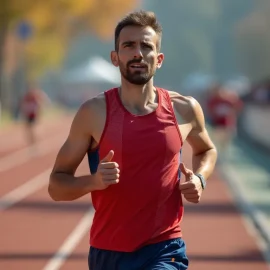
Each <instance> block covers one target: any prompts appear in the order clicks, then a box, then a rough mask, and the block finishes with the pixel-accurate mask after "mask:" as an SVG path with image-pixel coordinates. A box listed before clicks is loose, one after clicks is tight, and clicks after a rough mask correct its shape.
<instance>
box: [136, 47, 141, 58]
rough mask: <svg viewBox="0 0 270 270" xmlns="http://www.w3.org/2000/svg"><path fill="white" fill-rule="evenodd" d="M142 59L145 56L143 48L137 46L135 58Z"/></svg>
mask: <svg viewBox="0 0 270 270" xmlns="http://www.w3.org/2000/svg"><path fill="white" fill-rule="evenodd" d="M142 57H143V54H142V50H141V47H140V46H137V47H136V48H135V49H134V58H142Z"/></svg>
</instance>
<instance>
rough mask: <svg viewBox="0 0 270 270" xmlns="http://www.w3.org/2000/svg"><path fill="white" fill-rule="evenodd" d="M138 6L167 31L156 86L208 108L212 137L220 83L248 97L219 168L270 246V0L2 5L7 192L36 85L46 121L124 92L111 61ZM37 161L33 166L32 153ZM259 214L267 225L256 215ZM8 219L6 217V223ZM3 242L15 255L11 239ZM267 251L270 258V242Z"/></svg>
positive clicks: (0, 128)
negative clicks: (210, 101) (119, 33)
mask: <svg viewBox="0 0 270 270" xmlns="http://www.w3.org/2000/svg"><path fill="white" fill-rule="evenodd" d="M135 9H146V10H151V11H154V12H155V13H156V15H157V17H158V19H159V21H160V22H161V24H162V27H163V40H162V49H161V50H162V52H163V53H164V54H165V61H164V64H163V66H162V68H161V69H160V70H158V71H157V73H156V76H155V79H154V81H155V85H157V86H160V87H164V88H166V89H169V90H173V91H177V92H179V93H181V94H183V95H190V96H193V97H195V98H196V99H197V100H198V101H199V102H200V104H201V105H202V108H203V110H204V112H205V116H206V124H207V128H208V129H209V133H210V135H211V136H212V134H213V137H214V127H213V126H212V125H211V121H209V113H208V111H207V105H206V104H207V98H208V97H209V89H210V87H211V86H212V85H213V84H214V83H220V84H221V85H222V86H223V88H224V89H226V90H229V91H230V93H234V94H235V95H237V96H238V98H239V99H240V100H241V102H242V104H243V106H242V109H241V110H240V112H239V114H237V132H236V133H235V134H234V137H233V139H232V141H231V142H230V143H229V145H228V146H227V151H228V153H227V154H226V155H223V154H222V153H221V154H220V160H219V162H218V166H220V171H222V172H223V173H225V176H224V179H225V178H226V179H227V180H224V181H225V182H226V183H227V182H228V184H229V186H230V187H231V189H229V190H230V192H231V193H232V194H234V196H240V195H237V194H238V193H237V194H235V190H234V192H232V189H234V187H233V188H232V185H233V184H232V182H233V181H234V179H237V183H236V184H235V185H237V187H238V188H235V189H239V192H240V193H241V194H244V195H243V196H244V201H245V203H246V204H247V205H249V206H250V205H251V206H252V209H253V210H250V209H251V208H245V209H249V210H248V211H247V212H248V213H249V214H248V215H250V219H251V220H252V222H253V223H254V222H255V223H256V222H259V225H258V224H257V226H256V227H257V229H258V235H259V236H258V237H259V238H260V239H261V238H262V239H264V241H265V242H266V243H267V241H270V232H269V231H270V229H269V228H270V177H269V176H270V175H269V172H270V155H269V153H270V120H269V119H270V16H269V14H270V1H269V0H168V1H158V0H141V1H139V0H46V1H45V0H2V1H1V5H0V50H1V53H0V82H1V84H0V116H1V118H0V121H1V122H0V154H1V155H0V167H1V166H2V169H1V171H0V185H1V182H2V187H4V183H5V181H13V178H12V177H11V176H9V174H8V173H7V172H2V171H3V170H4V169H3V168H6V167H5V166H7V165H6V164H7V162H6V157H7V156H8V155H11V154H12V153H13V152H14V153H15V150H16V151H19V150H18V149H19V148H20V149H24V148H25V149H26V147H27V145H26V143H25V142H23V140H24V132H23V131H22V130H21V129H18V130H19V131H18V132H15V133H17V136H18V137H22V138H23V139H19V143H18V145H19V144H20V143H21V146H20V147H19V146H18V147H17V148H16V147H14V145H13V146H11V147H10V150H9V149H6V148H7V147H6V145H5V144H6V142H7V141H8V137H9V136H11V137H10V140H13V139H12V138H13V137H12V136H15V135H16V134H15V135H14V131H12V130H13V129H16V127H17V126H18V127H20V128H21V123H22V116H21V113H20V101H21V99H22V97H23V95H24V94H25V92H26V91H27V89H28V88H29V87H30V86H33V85H35V87H38V88H40V89H41V90H42V91H44V93H46V95H47V96H48V98H49V100H50V104H49V105H48V106H47V107H46V106H45V108H44V110H43V112H42V113H43V118H42V119H44V121H45V122H46V121H50V119H54V120H55V119H57V118H58V117H59V119H61V118H60V117H63V115H64V117H66V115H72V114H73V113H74V111H76V110H77V109H78V108H79V106H80V105H81V104H82V103H83V102H84V101H85V100H87V99H89V98H91V97H93V96H95V95H97V94H98V93H100V92H102V91H104V90H106V89H109V88H111V87H114V86H118V85H119V84H120V75H119V71H118V69H117V68H115V67H114V66H112V64H111V62H110V51H111V50H113V48H114V28H115V25H116V24H117V22H118V20H120V18H121V17H122V16H124V15H125V14H126V13H127V12H129V11H132V10H135ZM224 91H225V90H224ZM59 122H61V120H59ZM67 132H68V131H67V130H66V133H65V135H67ZM11 133H13V134H12V135H10V134H11ZM1 134H3V136H2V137H1ZM40 134H42V132H41V131H40ZM46 134H47V133H46ZM4 136H6V138H4ZM40 136H42V135H40ZM44 136H45V135H44ZM46 136H49V135H46ZM1 138H3V139H1ZM214 138H215V137H214ZM9 143H10V142H9ZM61 143H62V141H60V142H59V143H58V144H57V146H58V148H59V147H60V145H61ZM10 144H11V143H10ZM11 145H12V144H11ZM15 148H16V149H15ZM54 151H56V150H54ZM54 157H55V153H54V155H51V156H50V160H51V162H53V160H54ZM5 162H6V163H5ZM27 162H31V160H30V159H29V156H27V159H25V163H27ZM42 162H43V161H40V164H41V163H42ZM3 164H4V165H3ZM22 164H23V163H22ZM48 167H49V165H48ZM8 168H9V167H8ZM10 168H11V167H10ZM36 168H37V167H36ZM7 170H8V169H7ZM10 170H11V169H10ZM27 170H28V171H29V172H30V171H31V170H33V168H32V167H29V169H27ZM25 171H26V169H25ZM41 171H42V169H40V172H41ZM25 173H26V172H25ZM36 173H37V172H36ZM33 176H34V173H33ZM27 177H28V176H27ZM29 177H30V176H29ZM29 179H30V178H29ZM209 185H210V184H209ZM0 187H1V186H0ZM14 188H15V187H14ZM6 191H11V190H9V189H6ZM240 193H239V194H240ZM0 195H1V196H2V195H3V196H4V195H5V193H4V192H3V194H2V193H1V194H0ZM1 196H0V202H1V203H3V201H1V200H2V199H1ZM241 196H242V195H241ZM254 209H255V210H254ZM0 211H1V208H0ZM187 211H188V210H187ZM254 211H255V212H256V213H259V215H260V216H261V217H262V220H263V222H261V221H256V219H254V215H255V214H254V213H255V212H254ZM216 215H219V213H216ZM4 218H5V216H4V214H2V215H1V217H0V223H1V220H3V219H4ZM260 222H261V223H260ZM185 230H188V228H186V229H185ZM2 233H3V232H0V235H1V234H2ZM0 242H1V237H0ZM268 244H269V243H268ZM1 246H2V249H1V250H4V252H6V253H7V252H8V251H6V249H5V247H4V246H3V244H2V243H1ZM7 246H8V248H7V250H12V248H11V245H9V244H7ZM266 246H267V245H266ZM266 250H267V252H269V254H270V249H269V246H268V249H267V248H266ZM50 252H51V251H50ZM267 252H266V253H267ZM6 253H5V254H6ZM30 258H31V256H30ZM1 260H2V261H3V265H8V263H10V261H11V260H8V259H6V257H5V256H1V254H0V265H1ZM5 263H6V264H5ZM0 268H1V267H0ZM1 269H3V270H10V269H15V268H12V267H11V266H10V267H8V266H7V267H6V268H1ZM17 269H22V270H27V269H30V268H27V267H26V268H17ZM35 269H42V268H40V267H38V266H37V268H35ZM50 269H58V268H50ZM63 269H68V268H63ZM74 269H78V268H74ZM197 269H199V268H197ZM210 269H214V268H210ZM216 269H218V268H216ZM243 269H246V268H243ZM254 269H255V268H254ZM256 269H257V268H256ZM258 269H264V268H258Z"/></svg>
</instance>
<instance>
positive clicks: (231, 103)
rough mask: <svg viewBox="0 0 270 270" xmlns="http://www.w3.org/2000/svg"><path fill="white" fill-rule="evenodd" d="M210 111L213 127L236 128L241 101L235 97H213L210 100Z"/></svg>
mask: <svg viewBox="0 0 270 270" xmlns="http://www.w3.org/2000/svg"><path fill="white" fill-rule="evenodd" d="M207 105H208V109H209V114H210V118H211V123H212V125H213V126H217V127H218V126H221V127H234V126H235V125H236V117H237V112H238V110H239V109H240V108H241V102H240V100H238V99H236V98H235V97H234V96H232V97H230V96H229V95H228V96H226V97H222V96H212V97H210V98H209V100H208V103H207Z"/></svg>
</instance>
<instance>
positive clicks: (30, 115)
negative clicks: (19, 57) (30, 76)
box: [22, 91, 39, 122]
mask: <svg viewBox="0 0 270 270" xmlns="http://www.w3.org/2000/svg"><path fill="white" fill-rule="evenodd" d="M22 113H23V115H24V117H25V118H26V119H27V121H28V122H33V120H35V118H36V116H37V114H38V113H39V97H38V94H37V93H35V92H34V91H29V92H28V93H26V94H25V96H24V97H23V99H22Z"/></svg>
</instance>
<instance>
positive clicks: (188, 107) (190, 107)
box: [168, 91, 200, 116]
mask: <svg viewBox="0 0 270 270" xmlns="http://www.w3.org/2000/svg"><path fill="white" fill-rule="evenodd" d="M168 93H169V96H170V98H171V102H172V103H173V106H174V108H175V110H176V111H177V112H178V113H179V114H181V115H182V116H184V115H190V114H192V115H194V112H195V110H196V108H197V107H198V106H200V105H199V103H198V101H197V100H196V99H195V98H193V97H191V96H183V95H181V94H180V93H177V92H174V91H168Z"/></svg>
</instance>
